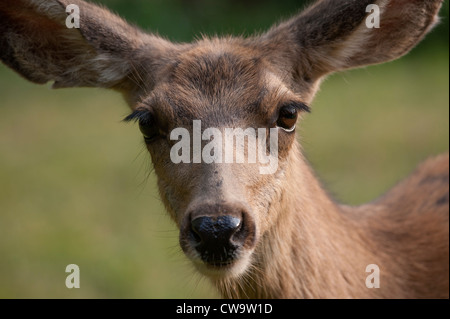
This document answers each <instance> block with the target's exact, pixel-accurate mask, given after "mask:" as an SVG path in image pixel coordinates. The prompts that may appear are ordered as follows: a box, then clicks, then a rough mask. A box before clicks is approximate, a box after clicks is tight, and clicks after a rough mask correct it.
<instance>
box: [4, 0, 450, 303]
mask: <svg viewBox="0 0 450 319" xmlns="http://www.w3.org/2000/svg"><path fill="white" fill-rule="evenodd" d="M102 2H103V3H105V4H107V5H108V6H109V7H111V8H113V9H114V10H115V11H116V12H119V13H120V14H121V15H123V16H124V17H126V18H127V19H129V20H130V21H133V22H134V23H136V24H138V25H139V26H141V27H143V28H145V29H149V30H154V31H158V32H159V33H160V34H162V35H164V36H168V37H169V38H170V39H172V40H175V41H189V40H192V39H193V38H194V37H195V36H197V35H198V34H200V33H201V32H203V33H206V34H211V33H219V34H221V33H233V34H242V33H244V34H249V33H252V32H253V31H254V30H264V29H267V27H269V26H270V24H271V23H273V22H274V21H278V20H280V18H282V17H286V16H289V15H290V14H292V13H294V12H296V11H297V10H298V9H299V8H301V7H302V6H303V5H302V3H303V2H304V1H303V2H302V1H291V0H289V1H272V0H265V1H256V0H255V1H252V0H246V1H237V0H227V1H205V0H191V1H187V0H184V1H182V0H170V1H169V0H166V1H162V0H146V1H142V0H139V1H138V0H132V1H123V0H116V1H102ZM443 15H444V20H443V23H442V24H441V25H440V26H439V27H438V28H437V29H436V30H435V32H433V34H432V35H431V36H430V37H428V38H427V40H426V41H424V42H423V43H422V44H421V45H420V46H419V48H417V49H416V50H415V51H414V52H413V53H412V54H410V55H409V56H408V57H406V58H404V59H402V60H399V61H396V62H393V63H389V64H386V65H382V66H374V67H369V68H365V69H362V70H356V71H351V72H346V73H341V74H338V75H334V76H332V77H330V78H329V79H328V80H327V81H326V82H325V83H324V85H323V86H322V90H321V92H320V93H319V94H318V96H317V99H316V101H315V103H314V105H313V106H312V107H313V113H312V114H311V115H308V116H307V118H306V119H305V121H304V122H303V123H302V124H301V125H300V133H299V135H300V139H301V143H302V145H303V147H304V148H305V152H306V153H307V156H308V158H309V160H310V161H311V163H312V165H313V166H314V167H315V168H316V170H317V174H318V175H319V177H320V178H321V179H322V181H323V182H324V184H325V185H326V186H327V188H328V189H329V190H330V192H331V193H332V194H333V195H334V196H335V197H336V198H337V199H338V200H340V201H342V202H345V203H349V204H360V203H363V202H366V201H370V200H372V199H374V198H376V197H378V196H380V195H381V194H383V193H384V192H385V191H386V190H388V189H389V188H390V187H392V186H393V185H395V183H397V182H398V181H399V180H401V179H402V178H403V177H405V176H407V175H408V174H409V173H410V172H411V171H412V170H413V169H414V167H415V166H416V165H417V164H419V163H420V162H421V161H422V160H424V159H426V158H427V157H428V156H430V155H436V154H439V153H441V152H445V151H447V150H448V147H449V57H448V21H447V20H448V3H446V4H445V8H444V10H443ZM0 23H1V22H0ZM0 50H1V48H0ZM127 113H128V110H127V106H126V104H125V102H124V101H123V100H122V98H121V96H120V95H119V94H117V93H114V92H108V91H103V90H99V89H68V90H50V89H49V86H37V85H34V84H30V83H28V82H26V81H25V80H23V79H22V78H20V77H19V76H18V75H16V74H15V73H13V72H12V71H10V70H9V69H7V68H6V67H5V66H3V65H0V298H214V297H218V295H217V294H216V293H215V291H214V289H212V288H211V287H210V286H209V283H208V282H207V281H206V280H205V279H202V278H201V276H199V275H197V274H196V272H195V271H194V269H193V268H192V267H191V265H190V263H189V262H188V261H187V260H186V258H185V257H184V256H183V254H182V253H181V250H180V248H179V247H178V231H177V229H176V228H175V226H174V225H173V224H172V223H171V222H170V221H169V218H168V217H167V216H166V213H165V211H164V209H163V207H162V205H161V202H160V200H159V198H158V193H157V190H156V183H155V176H154V174H153V173H151V161H150V158H149V155H148V154H147V153H146V151H145V150H144V146H143V143H142V142H141V137H140V134H139V132H138V129H137V127H136V126H133V125H127V124H124V123H122V122H121V119H122V118H123V117H124V116H125V115H127ZM72 263H75V264H77V265H79V266H80V269H81V288H80V289H73V290H69V289H67V288H66V287H65V279H66V276H67V274H66V273H65V267H66V266H67V265H68V264H72Z"/></svg>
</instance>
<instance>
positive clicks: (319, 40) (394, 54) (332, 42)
mask: <svg viewBox="0 0 450 319" xmlns="http://www.w3.org/2000/svg"><path fill="white" fill-rule="evenodd" d="M442 2H443V0H319V1H317V2H316V3H315V4H313V5H312V6H311V7H309V8H308V9H307V10H305V11H304V12H303V13H302V14H300V15H299V16H297V17H294V18H293V19H291V20H289V21H287V22H285V23H283V24H281V25H279V26H276V27H274V28H273V29H272V30H270V31H269V32H268V33H266V34H265V35H263V37H262V38H261V40H260V44H262V45H264V47H265V49H264V50H265V51H266V53H268V54H269V55H270V56H271V57H272V60H275V61H276V60H279V59H280V56H284V59H285V61H284V62H281V63H284V64H285V65H284V66H283V67H284V68H290V69H292V68H293V69H294V72H295V73H296V74H300V75H303V76H304V77H305V78H307V79H308V80H317V79H318V78H320V77H321V76H323V75H326V74H328V73H331V72H335V71H340V70H345V69H350V68H357V67H361V66H365V65H369V64H377V63H382V62H387V61H390V60H394V59H397V58H399V57H401V56H403V55H405V54H406V53H408V52H409V51H410V50H411V49H412V48H413V47H414V46H416V45H417V44H418V43H419V41H420V40H422V39H423V37H424V36H425V35H426V34H427V33H428V32H429V31H430V30H431V28H432V27H433V26H434V25H435V24H436V23H437V22H438V21H439V19H438V16H437V14H438V12H439V9H440V8H441V5H442ZM378 19H379V20H378ZM377 20H378V21H377ZM377 22H379V24H378V23H377ZM267 48H269V49H267Z"/></svg>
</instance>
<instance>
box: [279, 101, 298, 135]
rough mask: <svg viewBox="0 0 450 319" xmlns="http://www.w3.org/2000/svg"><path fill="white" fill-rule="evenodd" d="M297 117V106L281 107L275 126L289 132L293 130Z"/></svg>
mask: <svg viewBox="0 0 450 319" xmlns="http://www.w3.org/2000/svg"><path fill="white" fill-rule="evenodd" d="M297 119H298V108H297V107H295V106H294V105H288V106H284V107H282V108H281V110H280V113H279V116H278V120H277V126H278V127H279V128H281V129H283V130H284V131H286V132H288V133H290V132H293V131H295V126H296V124H297Z"/></svg>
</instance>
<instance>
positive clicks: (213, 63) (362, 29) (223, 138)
mask: <svg viewBox="0 0 450 319" xmlns="http://www.w3.org/2000/svg"><path fill="white" fill-rule="evenodd" d="M441 3H442V1H441V0H408V1H406V0H320V1H317V2H315V3H314V4H313V5H311V6H310V7H309V8H307V9H306V10H305V11H303V12H302V13H301V14H299V15H297V16H295V17H293V18H292V19H290V20H288V21H286V22H284V23H281V24H279V25H276V26H274V27H273V28H272V29H271V30H269V31H268V32H266V33H264V34H262V35H259V36H254V37H250V38H231V37H230V38H203V39H200V40H198V41H196V42H193V43H189V44H175V43H171V42H169V41H167V40H165V39H162V38H160V37H158V36H156V35H152V34H147V33H145V32H143V31H141V30H139V29H138V28H136V27H133V26H130V25H129V24H127V23H126V22H124V21H123V20H122V19H120V18H119V17H117V16H115V15H113V14H111V13H110V12H109V11H107V10H106V9H104V8H100V7H98V6H95V5H93V4H90V3H87V2H84V1H81V0H53V1H43V0H3V1H2V2H0V21H1V23H0V48H1V50H0V58H1V60H2V61H3V62H4V63H5V64H6V65H8V66H9V67H11V68H13V69H14V70H15V71H17V72H18V73H20V74H21V75H22V76H24V77H25V78H27V79H28V80H30V81H33V82H35V83H39V84H43V83H46V82H48V81H53V82H54V85H53V87H54V88H67V87H79V86H84V87H86V86H87V87H102V88H110V89H114V90H118V91H120V92H122V93H123V94H124V96H125V98H126V100H127V102H128V103H129V105H130V107H131V109H132V113H131V115H130V116H128V117H127V118H126V120H127V121H137V122H138V123H139V127H140V130H141V131H142V134H143V136H144V140H145V143H146V145H147V148H148V150H149V152H150V154H151V157H152V160H153V164H154V167H155V172H156V175H157V177H158V186H159V190H160V194H161V197H162V199H163V202H164V204H165V206H166V208H167V210H168V212H169V214H170V216H171V218H172V219H173V220H174V221H175V223H176V224H177V226H178V227H179V229H180V244H181V247H182V249H183V251H184V252H185V253H186V255H187V256H188V257H189V258H190V259H192V261H193V262H194V264H195V265H196V266H197V267H198V269H199V270H200V271H201V272H203V273H204V274H206V275H208V276H210V277H212V278H215V279H223V278H238V277H239V276H242V275H243V274H245V273H246V272H248V271H249V269H251V267H252V265H254V264H255V263H258V255H257V254H256V253H255V252H257V251H258V249H260V248H259V247H260V243H261V241H262V239H263V238H264V237H265V236H266V234H267V233H268V232H270V230H271V229H272V228H273V227H274V225H277V224H278V223H280V220H281V219H282V216H283V214H284V213H285V211H287V210H289V211H292V210H296V211H298V213H299V214H308V213H309V212H308V210H307V209H306V208H304V207H303V206H302V202H303V201H307V197H308V194H309V193H310V192H312V191H314V189H315V187H316V184H314V182H313V180H312V179H311V176H312V174H311V173H310V171H309V168H308V166H307V164H306V161H304V160H303V157H302V156H301V151H300V149H301V148H300V145H299V143H298V142H297V141H296V135H295V128H296V126H298V125H299V124H298V120H299V119H300V118H301V117H302V116H303V115H304V114H305V113H307V112H308V111H309V110H310V108H309V105H310V104H311V102H312V100H313V98H314V95H315V93H316V92H317V90H318V88H319V84H320V82H321V81H322V79H323V78H324V77H325V76H327V75H328V74H330V73H333V72H337V71H341V70H346V69H350V68H356V67H361V66H365V65H370V64H376V63H381V62H386V61H389V60H393V59H396V58H398V57H400V56H402V55H404V54H406V53H407V52H409V51H410V50H411V49H412V48H413V47H414V46H415V45H416V44H417V43H418V42H419V41H420V40H421V39H422V38H423V37H424V35H425V34H426V33H427V32H428V31H429V30H430V29H431V28H432V26H433V25H434V24H435V23H436V22H437V17H436V15H437V12H438V11H439V8H440V6H441ZM70 4H74V5H76V6H78V7H79V9H80V17H79V20H80V27H79V28H68V27H67V25H66V20H67V18H68V14H69V13H70V12H69V13H68V12H66V8H67V6H68V5H70ZM371 4H375V5H377V6H378V8H379V9H380V27H379V28H371V27H368V25H367V23H366V21H367V18H368V16H369V14H370V12H367V10H366V9H367V7H368V6H369V5H371ZM199 121H201V123H200V122H199ZM185 135H187V136H185ZM180 137H183V139H184V138H186V140H184V141H181V139H180ZM255 141H256V143H255ZM270 141H275V142H276V143H274V144H273V145H275V146H276V149H274V148H273V147H271V145H270ZM181 142H183V143H184V144H183V146H184V147H186V148H183V149H182V148H180V145H179V144H178V143H181ZM228 142H230V143H228ZM227 143H228V144H227ZM227 145H228V146H227ZM230 145H231V155H224V154H225V153H226V151H227V150H228V153H227V154H230V153H229V151H230ZM237 145H240V147H237ZM174 149H175V151H174ZM252 152H253V153H254V154H261V153H263V154H264V156H266V157H267V159H268V161H266V163H264V165H267V164H268V163H269V165H271V164H276V165H275V166H273V165H272V169H271V170H270V171H269V173H262V172H261V166H264V165H262V163H260V162H259V161H256V162H251V161H248V160H244V161H239V160H237V159H238V158H244V159H248V158H249V157H250V155H251V154H252ZM174 154H175V156H178V159H179V161H178V162H177V161H174V160H173V157H174V156H173V155H174ZM180 154H181V155H180ZM204 154H207V155H211V154H213V155H212V158H213V160H212V161H209V162H208V161H207V160H205V159H204V158H203V156H200V155H204ZM219 154H222V156H223V157H221V158H222V159H224V158H225V157H226V156H229V157H228V159H230V161H225V160H223V161H220V160H218V158H219ZM171 155H172V156H171ZM196 157H197V160H196ZM199 158H200V160H198V159H199ZM256 158H259V156H256ZM293 185H297V186H295V189H293V188H294V187H293ZM317 187H318V186H317ZM274 240H276V239H274Z"/></svg>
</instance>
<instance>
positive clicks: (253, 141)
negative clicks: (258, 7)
mask: <svg viewBox="0 0 450 319" xmlns="http://www.w3.org/2000/svg"><path fill="white" fill-rule="evenodd" d="M279 73H280V71H279V70H277V69H276V68H275V67H274V66H273V65H271V64H270V62H269V61H267V60H266V59H264V57H262V56H261V54H259V53H258V51H256V50H252V49H248V48H245V47H243V46H242V47H241V46H240V45H236V43H234V44H232V45H231V44H230V43H227V42H226V41H219V40H217V41H216V42H215V43H214V42H212V41H211V42H210V41H203V42H201V43H199V44H198V45H197V46H195V47H193V48H190V49H189V50H186V51H185V52H182V53H180V54H179V56H177V57H176V58H175V59H174V61H173V62H172V63H171V64H170V65H169V66H168V67H167V68H166V69H165V71H164V74H165V76H164V80H162V81H161V82H159V83H158V85H157V86H156V87H155V88H154V89H153V91H152V93H151V94H150V95H149V96H148V97H146V98H145V99H144V100H143V102H142V103H140V104H139V105H138V106H137V108H136V110H135V112H134V113H133V114H132V115H131V116H130V117H129V118H128V120H132V119H135V120H137V121H138V122H139V126H140V129H141V131H142V133H143V135H144V136H145V142H146V145H147V148H148V150H149V151H150V153H151V156H152V160H153V164H154V167H155V172H156V174H157V176H158V185H159V190H160V194H161V197H162V199H163V201H164V203H165V205H166V207H167V209H168V211H169V212H170V214H171V217H172V218H173V220H174V221H175V222H176V223H177V225H178V226H179V228H180V244H181V247H182V249H183V251H184V252H185V253H186V255H187V256H188V257H189V258H190V259H192V260H193V262H194V263H195V265H196V266H197V267H198V268H199V269H200V270H201V271H202V272H203V273H205V274H208V275H212V276H216V277H217V276H218V277H221V276H236V275H239V274H241V273H242V272H244V271H245V270H246V269H247V267H248V265H249V264H250V263H251V255H252V252H253V250H254V249H255V247H256V245H257V243H258V239H259V238H260V236H262V235H263V234H264V233H265V231H266V230H267V228H268V227H270V225H273V224H274V220H275V219H276V218H277V216H276V215H270V214H269V210H270V207H271V203H273V202H279V201H280V200H281V199H280V196H281V194H282V193H283V190H282V185H284V183H283V181H284V180H285V175H286V167H287V165H288V164H287V163H288V159H289V157H290V156H291V154H290V153H291V150H292V149H293V148H294V146H293V145H294V141H295V128H296V123H297V119H298V118H299V117H300V115H301V113H303V112H305V111H308V110H309V109H308V107H307V106H306V104H305V101H304V100H303V99H302V95H300V94H294V93H293V92H292V91H291V90H290V89H289V88H288V86H287V85H286V84H285V83H283V81H282V78H281V77H280V76H279V75H278V74H279ZM177 131H179V132H185V133H186V134H185V135H178V134H174V133H175V132H177ZM211 133H212V134H211ZM179 137H183V140H179V139H178V138H179ZM174 138H175V139H176V140H173V139H174ZM180 143H184V149H179V148H178V146H177V145H179V144H180ZM174 153H176V154H175V155H176V158H174ZM181 153H183V154H182V158H178V156H179V155H180V154H181ZM209 155H212V157H213V158H212V159H214V160H212V159H208V157H209ZM261 155H263V156H261ZM205 157H206V158H205ZM263 159H264V160H265V161H264V160H263ZM180 160H182V161H181V162H180ZM263 162H264V163H263ZM175 176H176V178H174V177H175Z"/></svg>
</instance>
